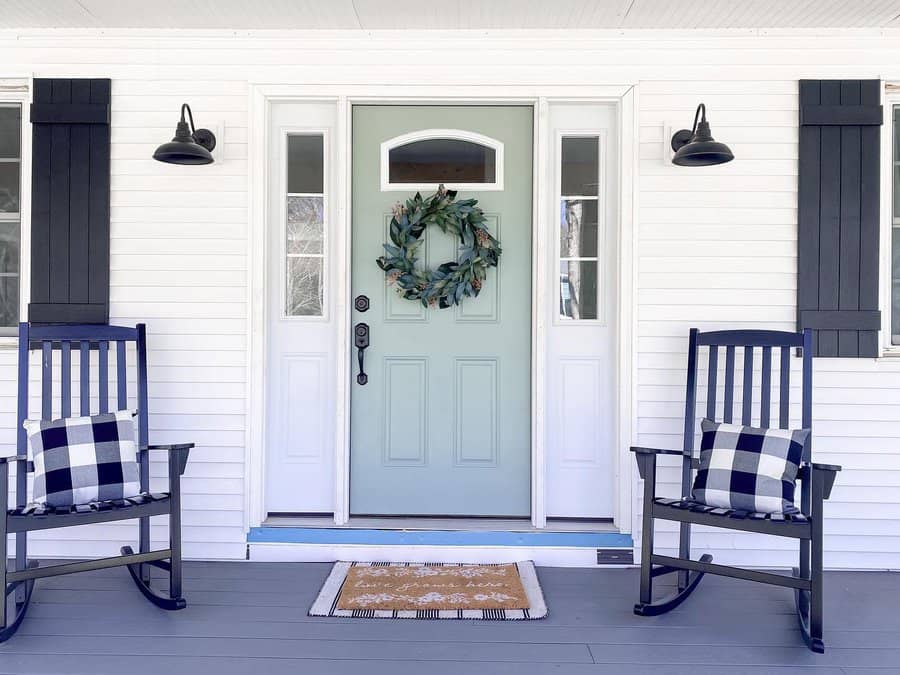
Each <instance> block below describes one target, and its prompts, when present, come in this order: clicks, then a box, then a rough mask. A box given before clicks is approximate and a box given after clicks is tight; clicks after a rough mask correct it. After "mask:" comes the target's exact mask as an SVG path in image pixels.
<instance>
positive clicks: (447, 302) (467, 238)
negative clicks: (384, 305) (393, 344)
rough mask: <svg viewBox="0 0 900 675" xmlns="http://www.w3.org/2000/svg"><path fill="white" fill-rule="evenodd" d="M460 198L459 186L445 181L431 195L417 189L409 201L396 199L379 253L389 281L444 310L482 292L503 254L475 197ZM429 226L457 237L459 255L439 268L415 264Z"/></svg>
mask: <svg viewBox="0 0 900 675" xmlns="http://www.w3.org/2000/svg"><path fill="white" fill-rule="evenodd" d="M455 200H456V191H455V190H447V189H446V188H445V187H444V186H443V185H441V186H440V187H439V188H438V191H437V192H436V193H434V194H433V195H431V196H430V197H428V198H427V199H426V198H423V197H422V195H421V194H419V193H418V192H417V193H416V194H415V196H414V197H412V199H407V200H406V204H400V203H398V204H397V205H396V206H395V207H394V212H393V213H394V215H393V217H392V218H391V228H390V239H391V243H390V244H385V245H384V250H385V255H383V256H381V257H380V258H378V260H377V263H378V266H379V267H380V268H381V269H383V270H384V273H385V277H386V280H387V282H388V283H389V284H392V285H393V286H394V287H395V288H396V289H397V293H398V294H399V295H400V297H402V298H406V299H407V300H419V301H420V302H421V303H422V304H423V305H424V306H426V307H439V308H441V309H445V308H447V307H450V306H452V305H458V304H460V302H461V301H462V299H463V298H465V297H469V298H475V297H477V296H478V293H479V292H480V291H481V287H482V285H483V283H484V279H485V277H486V276H487V270H488V268H489V267H496V266H497V262H498V261H499V259H500V253H501V249H500V242H499V241H497V239H495V238H494V237H493V235H491V233H490V232H488V230H487V227H486V226H485V220H486V219H485V217H484V211H482V210H481V209H480V208H478V207H477V206H476V204H477V203H478V201H477V200H475V199H462V200H460V201H455ZM430 225H437V226H438V227H439V228H441V230H443V231H444V232H445V233H447V234H453V235H456V236H457V237H459V243H460V246H459V257H458V258H457V259H456V260H454V261H450V262H445V263H443V264H441V265H439V266H438V267H437V268H436V269H433V270H430V269H427V268H422V267H417V266H416V261H417V260H418V258H416V251H417V250H418V249H419V247H420V246H421V245H422V242H423V241H425V240H424V239H423V238H422V235H423V234H424V233H425V230H426V229H427V228H428V227H429V226H430Z"/></svg>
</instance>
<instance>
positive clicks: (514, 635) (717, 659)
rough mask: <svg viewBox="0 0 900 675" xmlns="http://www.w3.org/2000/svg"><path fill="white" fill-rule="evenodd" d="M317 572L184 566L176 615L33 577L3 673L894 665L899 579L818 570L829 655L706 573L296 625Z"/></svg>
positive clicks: (589, 580) (413, 672)
mask: <svg viewBox="0 0 900 675" xmlns="http://www.w3.org/2000/svg"><path fill="white" fill-rule="evenodd" d="M329 569H330V565H327V564H286V563H201V562H193V563H187V564H186V570H185V576H186V579H185V588H186V597H187V599H188V607H187V609H185V610H183V611H181V612H173V613H166V612H163V611H161V610H158V609H156V608H155V607H153V606H151V605H150V604H149V603H148V602H147V601H146V600H144V599H143V597H142V596H141V595H140V594H139V593H138V591H137V590H136V589H135V588H134V587H133V586H132V584H131V581H130V579H129V578H128V573H127V572H126V571H125V570H124V569H115V570H103V571H100V572H93V573H88V574H81V575H74V576H69V577H58V578H55V579H47V580H43V581H38V582H37V587H36V588H35V592H34V599H33V601H32V606H31V610H30V612H29V615H28V618H27V619H26V621H25V623H24V624H23V625H22V628H21V629H20V631H19V633H18V634H17V635H16V636H15V637H14V638H13V639H12V640H11V641H10V642H8V643H6V644H5V645H0V673H4V674H9V675H31V674H38V673H40V674H41V675H45V674H48V673H53V674H62V673H65V674H66V675H82V674H85V675H87V674H90V675H97V674H104V673H128V674H129V675H143V674H149V673H153V674H154V675H159V674H162V675H178V674H181V673H191V674H197V675H206V674H207V673H209V674H216V675H234V674H237V673H252V674H254V675H270V674H271V675H281V674H288V673H290V674H291V675H297V674H302V675H311V674H313V675H314V674H318V673H326V674H332V673H333V674H335V675H345V674H346V675H350V674H351V673H352V674H354V675H358V674H360V673H363V674H366V675H369V674H378V675H451V674H452V675H458V674H463V673H465V674H466V675H479V674H491V675H495V674H497V675H505V674H510V675H544V674H545V673H547V674H549V673H553V674H560V675H567V674H578V675H582V674H584V675H587V674H591V675H601V674H607V673H641V674H643V673H647V674H649V673H653V674H654V675H671V674H675V673H697V674H702V675H712V674H716V675H718V674H719V673H725V672H727V673H731V674H736V675H742V674H745V673H746V674H751V673H752V674H753V675H763V674H766V675H770V674H771V675H787V674H788V673H798V672H799V673H828V674H830V675H832V674H833V675H837V674H840V673H845V674H848V675H874V674H875V673H879V674H880V675H885V674H886V673H890V672H900V612H898V606H900V575H897V574H888V573H855V572H833V573H829V574H828V575H827V588H826V602H827V606H826V634H825V640H826V648H827V651H826V653H825V654H824V655H816V654H812V653H811V652H809V651H808V650H807V649H806V648H805V647H804V646H803V645H802V643H801V639H800V634H799V632H798V630H797V627H796V622H795V618H794V614H793V599H792V596H791V594H790V592H789V591H787V590H785V589H777V588H770V587H767V586H763V585H759V584H754V583H751V582H742V581H735V580H729V579H720V578H715V577H707V578H706V579H704V580H703V581H702V582H701V585H700V587H699V588H698V589H697V592H696V593H695V594H694V596H693V597H692V598H690V599H689V600H688V601H687V602H686V603H685V604H684V605H682V606H681V607H680V608H678V609H677V610H675V611H674V612H672V613H671V614H669V615H667V616H663V617H656V618H641V617H637V616H634V615H633V614H632V613H631V606H632V603H633V602H634V599H635V593H636V590H637V572H636V570H583V569H561V568H539V569H538V574H539V577H540V580H541V584H542V586H543V588H544V593H545V595H546V598H547V604H548V606H549V608H550V616H549V617H548V618H547V619H545V620H543V621H529V622H479V621H410V620H389V619H386V620H385V619H382V620H376V619H322V618H310V617H307V616H306V612H307V609H308V608H309V605H310V603H311V602H312V600H313V598H314V597H315V595H316V593H317V592H318V590H319V586H320V584H321V583H322V581H323V580H324V579H325V576H326V575H327V573H328V570H329Z"/></svg>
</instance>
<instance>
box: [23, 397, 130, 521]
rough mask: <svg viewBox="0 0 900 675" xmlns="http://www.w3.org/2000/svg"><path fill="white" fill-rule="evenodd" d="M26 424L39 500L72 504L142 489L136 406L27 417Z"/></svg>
mask: <svg viewBox="0 0 900 675" xmlns="http://www.w3.org/2000/svg"><path fill="white" fill-rule="evenodd" d="M24 426H25V432H26V434H27V436H28V443H29V445H31V453H32V459H33V460H34V497H33V501H34V502H35V503H38V504H45V505H47V506H72V505H74V504H87V503H89V502H96V501H102V500H106V499H124V498H125V497H133V496H135V495H136V494H138V493H139V492H140V491H141V488H140V482H139V479H138V465H137V446H136V445H135V442H134V421H133V415H132V413H131V411H129V410H120V411H118V412H114V413H106V414H103V415H93V416H91V417H68V418H64V419H58V420H50V421H47V420H40V421H33V420H26V421H25V422H24Z"/></svg>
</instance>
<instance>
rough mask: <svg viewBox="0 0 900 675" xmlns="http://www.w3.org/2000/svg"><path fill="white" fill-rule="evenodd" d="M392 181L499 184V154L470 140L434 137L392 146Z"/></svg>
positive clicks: (390, 173)
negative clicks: (497, 168)
mask: <svg viewBox="0 0 900 675" xmlns="http://www.w3.org/2000/svg"><path fill="white" fill-rule="evenodd" d="M388 163H389V175H390V182H391V183H496V182H497V178H496V172H497V170H496V163H497V153H496V151H495V150H494V149H493V148H489V147H487V146H484V145H479V144H478V143H473V142H471V141H461V140H457V139H454V138H431V139H428V140H424V141H415V142H413V143H407V144H406V145H401V146H399V147H396V148H393V149H392V150H390V152H389V154H388Z"/></svg>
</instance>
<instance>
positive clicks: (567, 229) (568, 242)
mask: <svg viewBox="0 0 900 675" xmlns="http://www.w3.org/2000/svg"><path fill="white" fill-rule="evenodd" d="M597 232H598V226H597V200H596V199H588V200H583V199H563V200H562V202H561V203H560V213H559V236H560V239H559V251H560V253H559V255H560V257H562V258H596V257H597Z"/></svg>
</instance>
